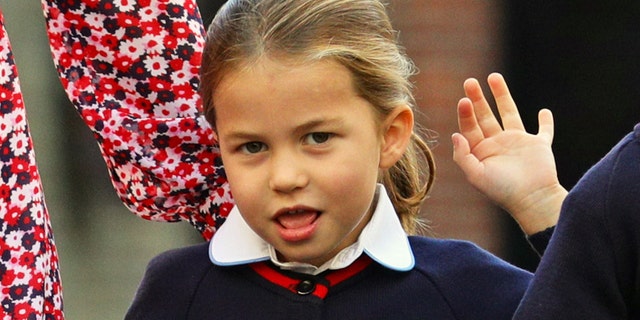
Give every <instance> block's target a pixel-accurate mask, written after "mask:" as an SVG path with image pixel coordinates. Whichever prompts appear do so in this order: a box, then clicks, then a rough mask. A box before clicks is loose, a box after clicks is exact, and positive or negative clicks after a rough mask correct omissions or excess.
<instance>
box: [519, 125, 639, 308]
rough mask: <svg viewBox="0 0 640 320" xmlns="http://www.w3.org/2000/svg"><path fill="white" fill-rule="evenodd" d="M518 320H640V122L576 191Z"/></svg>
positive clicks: (553, 237) (565, 206) (572, 192)
mask: <svg viewBox="0 0 640 320" xmlns="http://www.w3.org/2000/svg"><path fill="white" fill-rule="evenodd" d="M515 319H581V320H582V319H598V320H601V319H640V124H638V125H636V127H635V128H634V131H633V132H632V133H630V134H628V135H627V136H626V137H625V138H623V139H622V140H621V141H620V142H619V143H618V144H617V145H616V146H615V147H614V148H613V149H612V150H611V151H610V152H609V153H608V154H607V155H606V156H605V157H604V158H603V159H602V160H601V161H600V162H598V163H597V164H596V165H595V166H593V167H592V168H591V169H590V170H589V171H588V172H587V173H586V174H585V176H584V177H582V179H580V181H579V182H578V183H577V184H576V186H575V187H574V188H573V189H572V190H571V191H570V192H569V195H568V196H567V199H566V200H565V202H564V203H563V206H562V211H561V214H560V219H559V221H558V225H557V227H556V231H555V233H554V234H553V236H552V237H551V241H550V243H549V247H548V249H547V251H546V252H545V254H544V256H543V258H542V261H541V262H540V266H539V267H538V270H537V271H536V276H535V280H534V281H533V282H532V284H531V288H530V289H529V290H528V291H527V294H526V295H525V297H524V299H523V302H522V305H521V306H520V307H519V309H518V312H517V314H516V316H515Z"/></svg>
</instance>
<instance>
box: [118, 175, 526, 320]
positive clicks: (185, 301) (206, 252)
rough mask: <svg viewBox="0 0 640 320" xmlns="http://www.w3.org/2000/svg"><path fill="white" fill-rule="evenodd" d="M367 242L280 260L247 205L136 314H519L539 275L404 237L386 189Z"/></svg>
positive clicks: (146, 294) (185, 255)
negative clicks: (319, 261) (310, 259)
mask: <svg viewBox="0 0 640 320" xmlns="http://www.w3.org/2000/svg"><path fill="white" fill-rule="evenodd" d="M378 193H379V196H378V204H377V207H376V210H375V212H374V214H373V216H372V219H371V221H370V222H369V224H368V225H367V226H366V227H365V229H364V230H363V231H362V233H361V235H360V237H359V239H358V241H357V242H356V243H355V244H353V245H352V246H350V247H347V248H345V249H344V250H343V251H341V252H340V253H338V255H336V257H334V258H333V259H332V260H330V261H328V262H327V263H325V264H324V265H322V266H320V267H318V268H316V267H315V266H310V265H305V264H299V263H286V262H281V261H278V259H277V256H276V255H275V250H274V249H273V248H272V247H271V246H270V245H269V244H268V243H266V242H265V241H263V240H262V239H261V238H260V237H259V236H258V235H257V234H255V233H254V232H253V231H252V230H251V229H250V228H249V227H248V225H247V224H246V222H245V221H244V220H243V219H242V216H241V215H240V213H239V211H238V209H237V207H236V208H234V209H233V210H232V211H231V213H230V214H229V217H228V219H227V221H226V222H225V224H223V225H222V227H221V228H220V229H219V230H218V232H217V233H216V234H215V236H214V237H213V239H212V240H211V242H209V243H208V244H207V243H204V244H200V245H196V246H191V247H187V248H182V249H177V250H172V251H169V252H166V253H163V254H161V255H160V256H158V257H156V258H154V259H153V260H152V261H151V263H150V264H149V266H148V269H147V271H146V274H145V276H144V279H143V280H142V283H141V284H140V287H139V289H138V292H137V294H136V297H135V299H134V301H133V303H132V306H131V308H130V309H129V312H128V313H127V316H126V319H511V317H512V315H513V312H514V311H515V309H516V307H517V306H518V303H519V301H520V299H521V297H522V295H523V293H524V291H525V289H526V288H527V285H528V284H529V281H530V280H531V277H532V275H531V274H530V273H529V272H527V271H524V270H522V269H519V268H517V267H514V266H512V265H510V264H508V263H506V262H505V261H503V260H501V259H499V258H497V257H495V256H493V255H492V254H490V253H488V252H486V251H484V250H483V249H481V248H479V247H477V246H476V245H474V244H472V243H470V242H465V241H457V240H438V239H432V238H427V237H418V236H411V237H407V236H406V234H405V233H404V231H403V229H402V227H401V225H400V221H399V219H398V217H397V216H396V213H395V211H394V209H393V206H392V204H391V201H390V200H389V198H388V196H387V194H386V191H384V188H383V187H382V186H380V187H379V191H378Z"/></svg>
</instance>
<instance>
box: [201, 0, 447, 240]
mask: <svg viewBox="0 0 640 320" xmlns="http://www.w3.org/2000/svg"><path fill="white" fill-rule="evenodd" d="M265 55H270V56H272V57H276V58H294V59H299V61H301V62H305V61H317V60H320V59H327V58H329V59H333V60H334V61H337V62H338V63H340V64H342V65H343V66H345V67H346V68H347V69H349V70H350V72H351V73H352V75H353V79H354V87H355V88H356V90H357V92H358V93H359V94H360V95H361V96H362V97H363V98H365V99H366V100H368V101H369V102H370V103H371V104H372V105H373V106H374V107H375V109H376V111H377V113H378V114H379V116H380V118H379V119H384V117H385V116H386V115H388V114H389V113H390V112H391V111H392V110H393V109H394V107H397V106H401V105H409V106H411V107H413V106H414V105H415V101H414V98H413V94H412V89H413V86H412V84H411V82H410V80H409V78H410V77H411V76H412V75H413V74H414V73H415V67H414V65H413V63H412V61H411V60H410V59H409V58H408V57H407V56H406V55H405V53H404V51H403V50H402V48H401V47H400V46H399V44H398V42H397V39H396V32H395V30H394V29H393V27H392V26H391V22H390V19H389V17H388V16H387V12H386V7H385V5H384V4H383V3H382V2H380V1H376V0H229V1H228V2H227V3H226V4H225V5H224V6H223V7H222V8H221V9H220V11H219V12H218V14H217V15H216V17H215V18H214V20H213V21H212V23H211V25H210V27H209V29H208V31H207V43H206V45H205V48H204V55H203V62H202V71H201V72H202V77H201V88H200V91H201V94H202V97H203V106H204V113H205V116H206V118H207V120H208V121H209V122H210V123H211V125H212V126H213V127H214V129H215V123H216V116H215V107H214V105H215V101H213V90H215V88H216V87H217V85H218V83H219V82H220V81H221V79H222V77H223V76H224V75H225V72H228V71H229V70H235V69H238V68H243V67H244V66H247V65H250V64H251V63H252V62H255V61H257V60H258V59H259V58H260V57H263V56H265ZM423 166H426V170H421V169H425V168H421V167H423ZM434 173H435V166H434V161H433V156H432V154H431V151H430V149H429V146H428V145H427V143H426V142H425V141H424V140H423V139H422V138H421V137H420V136H419V135H418V134H416V133H415V132H414V133H413V136H412V138H411V143H410V146H409V147H408V149H407V151H406V152H405V154H404V156H403V157H402V158H401V159H400V160H399V161H398V163H396V165H395V166H393V167H392V168H390V169H388V170H384V171H382V172H380V175H379V181H380V182H381V183H383V184H384V186H385V188H386V189H387V193H388V194H389V196H390V198H391V201H392V202H393V205H394V207H395V209H396V212H397V214H398V216H399V218H400V221H401V222H402V225H403V227H404V228H405V230H406V231H407V233H410V234H411V233H415V232H416V228H417V226H418V224H419V213H420V205H421V204H422V201H423V200H424V199H425V198H426V196H427V194H428V192H429V189H430V188H431V185H432V184H433V180H434Z"/></svg>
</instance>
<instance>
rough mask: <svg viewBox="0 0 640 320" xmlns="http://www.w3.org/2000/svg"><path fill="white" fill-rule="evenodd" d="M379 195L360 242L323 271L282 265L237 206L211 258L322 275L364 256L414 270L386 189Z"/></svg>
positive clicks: (211, 248) (296, 264) (217, 236)
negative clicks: (269, 263)
mask: <svg viewBox="0 0 640 320" xmlns="http://www.w3.org/2000/svg"><path fill="white" fill-rule="evenodd" d="M376 192H377V194H378V197H377V198H378V203H377V205H376V209H375V211H374V212H373V216H372V217H371V220H370V221H369V223H368V224H367V225H366V226H365V227H364V229H363V230H362V233H361V234H360V236H359V237H358V241H356V242H355V243H354V244H352V245H351V246H349V247H346V248H344V249H343V250H342V251H340V252H339V253H338V254H337V255H336V256H335V257H333V258H332V259H331V260H329V261H327V262H325V263H324V264H323V265H322V266H320V267H316V266H313V265H310V264H306V263H299V262H281V261H279V260H278V258H277V255H276V251H275V249H274V248H273V246H271V245H270V244H269V243H267V242H266V241H264V240H263V239H262V238H260V236H258V235H257V234H256V233H255V232H254V231H253V230H252V229H251V227H249V225H248V224H247V223H246V222H245V220H244V219H243V218H242V215H241V214H240V211H239V210H238V207H237V206H236V207H234V208H233V210H231V212H230V213H229V216H228V217H227V220H226V221H225V223H223V224H222V226H221V227H220V229H218V230H217V231H216V233H215V235H214V237H213V239H211V242H210V244H209V257H210V259H211V261H212V262H213V263H214V264H216V265H220V266H232V265H240V264H249V263H253V262H257V261H265V260H271V261H272V262H273V263H274V264H276V265H277V266H279V267H280V268H282V269H287V270H293V271H296V272H300V273H307V274H319V273H321V272H323V271H325V270H329V269H331V270H336V269H342V268H345V267H347V266H349V265H350V264H352V263H353V262H354V261H355V260H356V259H357V258H358V257H360V255H361V254H362V253H363V252H364V253H365V254H366V255H368V256H369V257H370V258H371V259H373V260H374V261H376V262H378V263H379V264H381V265H383V266H385V267H386V268H389V269H392V270H397V271H408V270H411V269H412V268H413V266H414V263H415V261H414V257H413V252H412V251H411V247H410V246H409V240H408V238H407V234H406V233H405V232H404V229H402V225H401V224H400V220H399V219H398V216H397V215H396V212H395V209H394V208H393V204H392V203H391V200H390V199H389V196H387V192H386V190H385V188H384V186H382V185H381V184H378V188H377V190H376Z"/></svg>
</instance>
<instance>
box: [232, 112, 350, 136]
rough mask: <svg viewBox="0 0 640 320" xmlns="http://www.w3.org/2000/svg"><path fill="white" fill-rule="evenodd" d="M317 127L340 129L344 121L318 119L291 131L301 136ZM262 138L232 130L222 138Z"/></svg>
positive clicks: (247, 132)
mask: <svg viewBox="0 0 640 320" xmlns="http://www.w3.org/2000/svg"><path fill="white" fill-rule="evenodd" d="M319 126H323V127H329V128H340V127H343V126H344V120H343V119H340V118H337V117H335V118H318V119H311V120H308V121H305V122H304V123H302V124H300V125H298V126H296V127H295V128H294V130H293V132H294V133H295V134H302V133H305V132H308V131H311V130H313V129H315V128H317V127H319ZM261 136H262V134H261V133H259V132H254V131H251V130H246V131H245V130H244V129H238V130H232V131H231V132H230V133H229V134H226V135H225V136H224V138H225V139H237V140H260V137H261Z"/></svg>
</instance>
